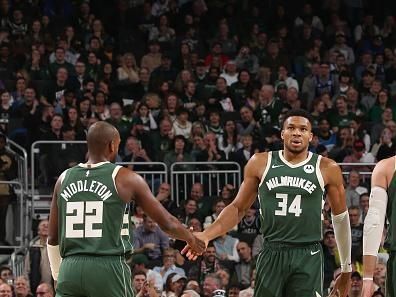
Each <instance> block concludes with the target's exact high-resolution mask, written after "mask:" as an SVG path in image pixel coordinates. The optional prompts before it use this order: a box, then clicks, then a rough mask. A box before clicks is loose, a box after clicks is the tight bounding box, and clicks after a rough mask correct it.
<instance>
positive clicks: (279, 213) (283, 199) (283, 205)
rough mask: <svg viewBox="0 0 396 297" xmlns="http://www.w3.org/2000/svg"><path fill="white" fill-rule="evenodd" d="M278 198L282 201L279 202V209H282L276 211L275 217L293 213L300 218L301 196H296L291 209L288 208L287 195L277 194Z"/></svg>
mask: <svg viewBox="0 0 396 297" xmlns="http://www.w3.org/2000/svg"><path fill="white" fill-rule="evenodd" d="M275 197H276V198H278V199H281V201H279V202H278V207H279V208H280V209H277V210H275V215H276V216H286V215H287V213H293V214H294V215H295V216H296V217H299V216H300V214H301V213H302V209H301V195H296V196H295V197H294V199H293V201H292V203H291V204H290V206H289V208H288V207H287V206H288V203H287V202H288V195H287V194H281V193H276V196H275Z"/></svg>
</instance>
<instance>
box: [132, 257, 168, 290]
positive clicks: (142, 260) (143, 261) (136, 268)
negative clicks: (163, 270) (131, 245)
mask: <svg viewBox="0 0 396 297" xmlns="http://www.w3.org/2000/svg"><path fill="white" fill-rule="evenodd" d="M147 264H148V259H147V257H146V256H145V255H143V254H136V255H133V257H132V259H131V270H132V275H136V274H138V273H140V272H143V273H144V274H145V276H146V279H147V282H148V283H152V284H153V286H154V288H155V290H156V292H157V294H159V295H161V293H162V288H163V281H162V276H161V275H160V274H159V273H158V272H155V271H154V270H152V269H148V268H147V267H146V265H147Z"/></svg>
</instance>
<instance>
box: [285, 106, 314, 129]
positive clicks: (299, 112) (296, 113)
mask: <svg viewBox="0 0 396 297" xmlns="http://www.w3.org/2000/svg"><path fill="white" fill-rule="evenodd" d="M290 117H303V118H306V119H307V120H308V121H309V123H310V124H311V126H312V123H313V118H312V116H311V114H310V113H309V112H308V111H305V110H303V109H291V110H289V111H288V112H287V113H286V114H285V117H284V119H283V123H282V127H283V126H284V125H285V123H286V121H287V119H288V118H290Z"/></svg>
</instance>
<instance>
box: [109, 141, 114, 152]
mask: <svg viewBox="0 0 396 297" xmlns="http://www.w3.org/2000/svg"><path fill="white" fill-rule="evenodd" d="M109 150H110V153H112V152H114V151H115V143H114V140H112V141H111V142H110V146H109Z"/></svg>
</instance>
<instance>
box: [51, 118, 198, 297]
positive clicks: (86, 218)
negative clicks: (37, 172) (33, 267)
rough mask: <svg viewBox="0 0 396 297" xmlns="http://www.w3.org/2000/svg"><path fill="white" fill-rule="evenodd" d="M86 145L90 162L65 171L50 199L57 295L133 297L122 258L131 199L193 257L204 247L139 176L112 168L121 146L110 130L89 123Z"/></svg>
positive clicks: (128, 246) (126, 248)
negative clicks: (165, 207)
mask: <svg viewBox="0 0 396 297" xmlns="http://www.w3.org/2000/svg"><path fill="white" fill-rule="evenodd" d="M87 143H88V153H89V158H88V162H87V163H86V164H79V165H77V166H75V167H73V168H70V169H68V170H66V171H65V172H63V173H62V175H61V176H60V177H59V179H58V181H57V182H56V185H55V189H54V194H53V198H52V204H51V213H50V222H49V236H48V254H49V259H50V265H51V270H52V275H53V277H54V279H55V280H57V288H56V296H57V297H63V296H78V297H91V296H95V297H109V296H113V297H121V296H122V297H131V296H133V293H132V288H131V272H130V270H129V267H128V265H127V264H126V263H125V256H126V255H127V254H128V253H130V252H131V250H132V244H131V241H130V238H129V230H128V217H129V216H128V208H129V203H130V202H131V201H132V200H135V201H136V203H137V204H139V205H140V206H141V207H142V208H143V210H144V211H145V213H146V214H147V215H148V216H150V217H151V218H153V219H155V220H156V221H157V223H158V224H159V226H160V227H161V228H162V230H164V231H165V232H167V233H168V234H169V235H170V236H172V237H174V238H177V239H180V240H184V241H186V242H187V243H188V244H189V245H191V247H192V248H193V249H194V251H196V252H197V253H201V252H202V251H203V249H204V248H205V244H204V242H202V241H200V240H198V239H196V238H195V237H194V236H193V235H192V234H191V232H190V231H188V230H187V229H186V228H185V227H183V226H182V225H181V223H179V221H178V220H177V219H176V218H174V217H173V216H171V215H170V214H169V213H168V212H167V211H166V210H165V209H164V208H163V207H162V206H161V204H160V203H159V202H158V201H157V200H156V199H155V198H154V197H153V195H152V194H151V191H150V189H149V188H148V186H147V184H146V182H145V181H144V180H143V178H142V177H140V176H139V175H137V174H136V173H133V172H132V171H130V170H129V169H126V168H123V167H121V166H117V165H115V164H113V163H110V161H113V160H114V159H115V157H116V155H117V152H118V146H119V144H120V135H119V133H118V131H117V130H116V129H115V128H114V127H113V126H112V125H110V124H108V123H106V122H97V123H95V124H93V125H92V126H91V127H90V128H89V130H88V135H87ZM61 258H62V263H61ZM58 274H59V276H58Z"/></svg>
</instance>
